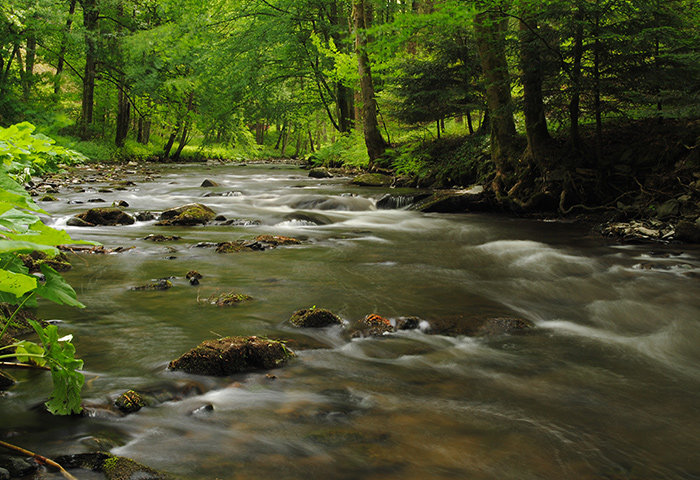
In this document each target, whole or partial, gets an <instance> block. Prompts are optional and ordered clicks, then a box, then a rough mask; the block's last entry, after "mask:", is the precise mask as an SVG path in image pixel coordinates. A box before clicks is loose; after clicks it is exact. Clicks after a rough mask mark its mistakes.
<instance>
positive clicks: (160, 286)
mask: <svg viewBox="0 0 700 480" xmlns="http://www.w3.org/2000/svg"><path fill="white" fill-rule="evenodd" d="M170 288H173V283H172V282H171V281H170V280H168V279H167V278H161V279H160V280H156V281H155V282H153V283H148V284H146V285H140V286H138V287H133V288H132V290H140V291H143V290H168V289H170Z"/></svg>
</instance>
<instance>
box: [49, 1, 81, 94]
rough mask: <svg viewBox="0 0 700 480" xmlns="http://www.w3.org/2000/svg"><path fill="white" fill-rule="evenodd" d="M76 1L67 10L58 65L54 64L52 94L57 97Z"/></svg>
mask: <svg viewBox="0 0 700 480" xmlns="http://www.w3.org/2000/svg"><path fill="white" fill-rule="evenodd" d="M77 3H78V2H77V0H71V2H70V7H69V9H68V18H67V19H66V27H65V29H64V31H63V38H62V39H61V50H60V52H59V54H58V63H57V64H56V76H55V77H54V83H53V93H54V95H58V94H59V93H61V77H62V76H63V67H64V63H65V61H66V50H67V49H68V45H66V44H67V43H68V35H70V31H71V28H72V27H73V14H74V13H75V6H76V4H77Z"/></svg>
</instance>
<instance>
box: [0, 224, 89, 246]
mask: <svg viewBox="0 0 700 480" xmlns="http://www.w3.org/2000/svg"><path fill="white" fill-rule="evenodd" d="M3 235H5V236H6V237H7V238H10V239H12V240H18V241H25V242H31V243H35V244H37V245H65V244H73V243H89V242H84V241H78V242H75V241H73V239H72V238H70V235H68V233H67V232H66V231H65V230H56V229H55V228H52V227H49V226H48V225H44V224H43V223H42V222H41V221H39V222H36V223H34V224H32V225H31V226H30V227H29V229H28V230H25V231H24V232H22V233H3Z"/></svg>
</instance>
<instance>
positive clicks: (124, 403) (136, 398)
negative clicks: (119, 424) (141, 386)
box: [114, 390, 148, 415]
mask: <svg viewBox="0 0 700 480" xmlns="http://www.w3.org/2000/svg"><path fill="white" fill-rule="evenodd" d="M114 406H115V407H117V408H118V409H119V410H120V411H122V412H124V413H126V414H127V415H128V414H130V413H136V412H138V411H139V410H141V409H142V408H143V407H147V406H148V402H147V401H146V399H145V398H143V397H142V396H141V395H140V394H139V393H138V392H135V391H134V390H127V391H126V392H124V393H122V394H121V395H119V396H118V397H117V399H116V400H115V401H114Z"/></svg>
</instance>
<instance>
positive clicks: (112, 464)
mask: <svg viewBox="0 0 700 480" xmlns="http://www.w3.org/2000/svg"><path fill="white" fill-rule="evenodd" d="M56 463H58V464H60V465H61V466H62V467H63V468H65V469H67V470H69V469H74V468H83V469H86V470H92V471H94V472H103V473H104V476H105V479H106V480H171V479H172V478H173V477H171V476H170V475H168V474H166V473H163V472H159V471H157V470H154V469H152V468H150V467H147V466H145V465H142V464H140V463H138V462H135V461H133V460H132V459H130V458H126V457H117V456H114V455H112V454H111V453H105V452H94V453H79V454H75V455H63V456H61V457H58V458H56Z"/></svg>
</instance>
